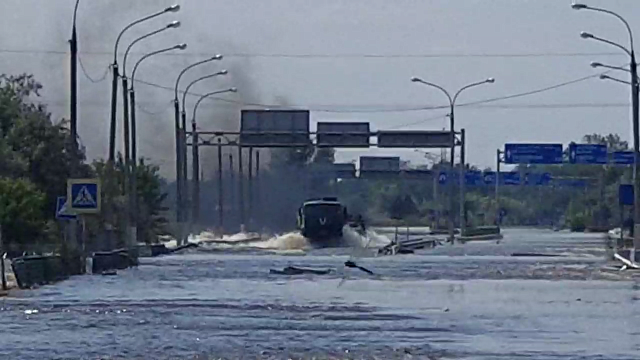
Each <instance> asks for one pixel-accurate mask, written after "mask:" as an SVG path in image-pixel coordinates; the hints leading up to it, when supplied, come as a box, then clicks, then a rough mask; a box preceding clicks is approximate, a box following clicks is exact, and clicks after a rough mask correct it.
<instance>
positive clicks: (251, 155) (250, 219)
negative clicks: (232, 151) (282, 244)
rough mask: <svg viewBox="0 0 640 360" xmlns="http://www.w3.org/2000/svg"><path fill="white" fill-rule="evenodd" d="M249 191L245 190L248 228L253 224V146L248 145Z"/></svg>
mask: <svg viewBox="0 0 640 360" xmlns="http://www.w3.org/2000/svg"><path fill="white" fill-rule="evenodd" d="M248 181H249V184H248V187H249V191H248V192H247V193H248V194H247V195H248V197H249V210H248V211H247V212H248V215H249V219H248V220H249V228H250V229H251V227H252V225H253V147H249V178H248Z"/></svg>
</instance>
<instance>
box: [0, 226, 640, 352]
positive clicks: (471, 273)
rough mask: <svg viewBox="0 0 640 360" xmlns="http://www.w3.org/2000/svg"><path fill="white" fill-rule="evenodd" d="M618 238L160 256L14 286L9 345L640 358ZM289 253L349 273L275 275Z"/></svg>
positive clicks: (8, 311)
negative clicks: (609, 260) (609, 264)
mask: <svg viewBox="0 0 640 360" xmlns="http://www.w3.org/2000/svg"><path fill="white" fill-rule="evenodd" d="M602 247H603V246H602V240H601V239H600V238H599V237H598V236H597V235H583V234H579V235H576V234H563V233H560V234H559V233H553V232H543V231H530V230H511V231H507V232H506V234H505V239H504V241H503V242H502V243H501V244H500V245H497V244H495V243H491V242H487V243H469V244H466V245H464V246H458V245H456V246H453V247H452V246H443V247H439V248H436V249H434V250H425V251H424V252H420V253H417V254H414V255H403V256H393V257H379V258H375V257H367V258H362V259H359V260H358V262H359V263H360V264H362V265H363V266H366V267H367V268H369V269H371V270H373V271H374V272H375V273H376V274H377V275H379V276H373V277H372V276H369V275H367V274H364V273H362V272H359V271H357V270H353V269H345V268H344V267H343V266H342V263H344V261H345V260H346V259H347V258H348V257H349V255H350V254H351V252H350V251H349V250H348V249H347V250H345V249H323V250H309V251H307V252H306V255H305V256H302V257H285V256H280V255H274V254H272V253H269V252H264V251H262V252H256V251H254V252H251V253H237V252H234V253H231V254H229V253H225V252H210V251H204V252H190V253H185V254H181V255H172V256H166V257H161V258H153V259H144V260H143V261H142V264H141V266H140V267H139V268H137V269H131V270H127V271H123V272H121V273H120V274H119V276H115V277H108V276H84V277H76V278H73V279H70V280H68V281H65V282H63V283H60V284H57V285H55V286H46V287H43V288H41V289H39V290H35V291H31V292H23V293H20V294H19V295H18V298H17V299H5V300H2V302H0V307H1V311H0V316H1V317H2V320H3V321H2V325H0V326H1V327H2V330H1V331H0V333H1V334H2V336H0V355H1V356H2V358H7V359H10V358H12V359H17V358H20V359H45V358H92V359H93V358H99V357H111V358H126V359H130V358H140V359H175V358H194V356H198V355H199V356H201V358H210V357H214V356H216V357H223V358H230V359H231V358H247V359H255V358H264V359H271V358H273V359H276V358H277V359H280V358H284V359H286V358H288V357H292V358H297V357H303V358H312V357H314V356H318V357H322V358H326V357H334V358H378V359H396V358H398V359H405V358H414V359H415V358H418V359H505V360H506V359H518V358H522V359H524V358H526V359H637V358H638V355H637V354H638V353H639V351H640V348H639V347H640V341H638V339H640V336H639V335H640V330H637V324H640V310H638V309H639V308H638V304H639V302H638V301H639V300H640V292H639V290H638V284H637V282H636V281H635V280H634V279H633V275H631V273H630V272H623V273H619V272H617V273H616V272H605V271H602V270H601V267H602V265H603V263H604V259H603V254H604V253H603V250H602ZM516 251H517V252H545V253H551V252H553V253H564V254H565V255H567V256H566V257H559V258H517V257H511V256H509V255H510V254H511V253H512V252H516ZM288 265H300V266H309V267H317V268H334V269H336V270H337V271H336V273H334V274H331V275H327V276H315V275H299V276H282V275H273V274H269V269H270V268H282V267H285V266H288ZM344 275H348V278H349V280H348V281H346V282H345V283H344V284H343V285H342V286H340V287H338V283H339V282H340V281H341V279H342V277H343V276H344Z"/></svg>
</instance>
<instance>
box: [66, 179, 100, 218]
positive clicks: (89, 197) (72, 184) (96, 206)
mask: <svg viewBox="0 0 640 360" xmlns="http://www.w3.org/2000/svg"><path fill="white" fill-rule="evenodd" d="M101 200H102V196H101V193H100V180H98V179H69V180H68V181H67V206H68V208H69V210H71V211H73V212H74V213H76V214H96V213H99V212H100V205H101Z"/></svg>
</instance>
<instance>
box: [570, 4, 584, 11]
mask: <svg viewBox="0 0 640 360" xmlns="http://www.w3.org/2000/svg"><path fill="white" fill-rule="evenodd" d="M587 7H588V6H587V5H585V4H577V3H573V4H571V8H572V9H573V10H582V9H586V8H587Z"/></svg>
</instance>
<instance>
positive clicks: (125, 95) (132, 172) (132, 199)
mask: <svg viewBox="0 0 640 360" xmlns="http://www.w3.org/2000/svg"><path fill="white" fill-rule="evenodd" d="M178 27H180V22H179V21H173V22H171V23H169V24H168V25H166V26H164V27H162V28H160V29H158V30H155V31H152V32H150V33H148V34H146V35H143V36H140V37H139V38H137V39H135V40H134V41H132V42H131V44H129V46H128V47H127V50H126V51H125V53H124V59H123V60H122V110H123V121H122V123H123V124H122V127H123V130H124V179H125V183H126V185H125V189H127V190H126V191H125V193H126V195H127V200H126V202H127V208H128V216H129V221H130V224H129V226H131V224H133V226H132V227H131V229H130V234H129V236H128V239H129V241H130V242H131V243H135V239H136V237H137V236H136V235H137V226H136V218H137V216H136V213H135V207H136V206H135V204H136V203H137V194H136V189H135V188H136V179H135V178H136V171H137V169H134V168H137V166H136V164H135V163H136V160H135V159H136V156H135V155H134V152H135V150H134V145H133V144H132V140H131V139H132V138H135V130H134V129H133V128H134V126H135V125H134V124H133V121H135V120H133V119H132V120H131V123H130V122H129V96H130V95H129V83H128V79H127V58H128V57H129V52H130V51H131V49H132V48H133V46H134V45H135V44H137V43H138V42H140V41H142V40H144V39H146V38H149V37H151V36H153V35H156V34H159V33H161V32H163V31H165V30H168V29H174V28H178ZM132 160H133V164H132ZM131 246H133V244H132V245H131Z"/></svg>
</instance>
